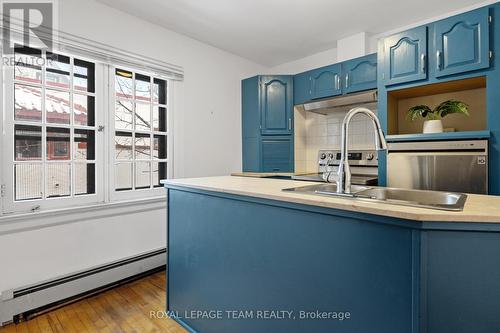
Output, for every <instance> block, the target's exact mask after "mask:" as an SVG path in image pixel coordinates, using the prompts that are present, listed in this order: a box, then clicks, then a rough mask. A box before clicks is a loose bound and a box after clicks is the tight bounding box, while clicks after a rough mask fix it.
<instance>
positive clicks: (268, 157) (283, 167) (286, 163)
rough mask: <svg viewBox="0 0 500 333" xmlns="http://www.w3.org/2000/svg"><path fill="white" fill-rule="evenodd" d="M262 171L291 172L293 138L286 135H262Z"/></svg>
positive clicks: (292, 167)
mask: <svg viewBox="0 0 500 333" xmlns="http://www.w3.org/2000/svg"><path fill="white" fill-rule="evenodd" d="M260 150H261V154H262V172H292V171H293V169H294V166H293V164H294V163H293V139H292V138H291V137H290V136H288V137H262V139H261V149H260Z"/></svg>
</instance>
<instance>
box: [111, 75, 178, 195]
mask: <svg viewBox="0 0 500 333" xmlns="http://www.w3.org/2000/svg"><path fill="white" fill-rule="evenodd" d="M116 69H122V70H126V71H130V72H132V73H134V74H141V75H145V76H149V77H150V78H151V80H153V79H161V80H164V81H166V88H167V91H166V99H167V103H166V104H164V106H165V107H166V112H167V117H166V122H167V124H166V128H165V129H166V132H161V135H165V136H166V138H167V145H166V149H167V152H166V154H167V158H166V159H161V161H162V162H166V163H167V172H166V174H167V178H172V174H173V165H172V163H171V161H172V150H173V149H172V147H173V140H172V112H171V109H170V106H171V105H172V103H171V97H172V81H171V80H169V79H166V78H163V77H161V76H157V75H154V74H151V73H147V72H144V71H141V70H137V69H134V68H130V67H124V66H109V71H108V82H109V83H110V85H109V86H110V89H109V90H108V92H109V94H111V96H109V106H108V108H109V110H110V112H108V116H109V117H110V119H109V121H108V124H109V128H110V130H109V131H108V140H109V142H110V143H111V144H110V145H109V147H110V151H109V156H108V158H109V164H108V165H109V168H108V179H109V182H108V188H109V195H110V200H111V201H121V200H131V199H140V198H146V197H162V196H164V195H165V189H164V188H163V187H156V188H146V189H132V190H123V191H116V190H115V167H114V166H115V133H116V131H118V132H120V131H121V129H115V104H116V101H117V98H116V94H115V72H116ZM133 80H134V85H133V88H134V92H133V94H134V97H135V75H134V76H133ZM151 94H152V92H151ZM131 101H132V102H133V101H134V100H131ZM134 111H135V106H134ZM132 119H133V122H134V123H135V114H132ZM151 126H153V124H152V122H151ZM124 132H134V133H150V132H148V131H137V132H136V131H135V129H132V130H124ZM159 134H160V133H159ZM132 144H133V147H132V151H133V154H134V155H135V142H134V140H132ZM153 144H154V142H153V141H151V151H152V150H153ZM135 161H136V160H135V156H134V159H132V160H131V162H132V163H135ZM132 170H133V171H132V183H133V187H134V181H135V180H134V178H135V175H134V173H135V169H134V168H133V169H132ZM150 179H151V177H150Z"/></svg>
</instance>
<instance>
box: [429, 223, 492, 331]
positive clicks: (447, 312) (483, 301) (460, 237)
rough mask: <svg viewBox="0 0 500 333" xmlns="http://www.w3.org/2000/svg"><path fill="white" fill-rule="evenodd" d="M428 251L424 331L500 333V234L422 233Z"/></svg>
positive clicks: (438, 231) (447, 231)
mask: <svg viewBox="0 0 500 333" xmlns="http://www.w3.org/2000/svg"><path fill="white" fill-rule="evenodd" d="M422 249H423V251H422V253H423V258H422V264H423V270H422V280H423V284H422V304H424V305H425V306H426V309H425V311H422V313H424V316H422V320H423V322H422V328H423V330H422V332H426V333H470V332H474V333H493V332H500V315H499V314H500V261H499V258H500V232H463V231H449V230H433V231H422ZM424 328H425V329H424Z"/></svg>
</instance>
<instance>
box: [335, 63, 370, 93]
mask: <svg viewBox="0 0 500 333" xmlns="http://www.w3.org/2000/svg"><path fill="white" fill-rule="evenodd" d="M342 75H343V77H344V82H343V84H344V86H343V87H342V92H343V93H347V94H348V93H354V92H358V91H363V90H370V89H377V54H376V53H374V54H370V55H367V56H364V57H361V58H357V59H353V60H349V61H345V62H343V63H342Z"/></svg>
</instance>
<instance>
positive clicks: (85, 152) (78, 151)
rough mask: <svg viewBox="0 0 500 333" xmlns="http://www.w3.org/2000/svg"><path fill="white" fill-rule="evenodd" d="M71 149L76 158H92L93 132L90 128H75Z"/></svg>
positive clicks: (93, 155) (93, 154)
mask: <svg viewBox="0 0 500 333" xmlns="http://www.w3.org/2000/svg"><path fill="white" fill-rule="evenodd" d="M73 151H74V153H75V159H77V160H94V159H95V132H94V131H92V130H81V129H75V142H74V146H73Z"/></svg>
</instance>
